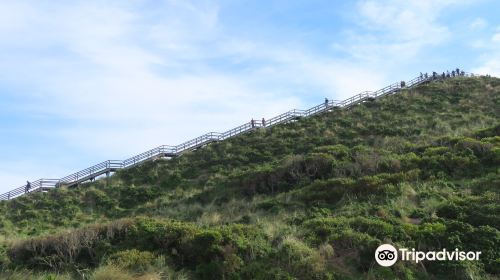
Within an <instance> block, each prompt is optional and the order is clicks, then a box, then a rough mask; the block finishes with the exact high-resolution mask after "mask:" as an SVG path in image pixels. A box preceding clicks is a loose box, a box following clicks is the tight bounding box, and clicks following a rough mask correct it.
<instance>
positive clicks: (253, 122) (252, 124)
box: [250, 119, 255, 128]
mask: <svg viewBox="0 0 500 280" xmlns="http://www.w3.org/2000/svg"><path fill="white" fill-rule="evenodd" d="M250 125H251V126H252V128H254V127H255V121H254V120H253V119H252V120H251V121H250Z"/></svg>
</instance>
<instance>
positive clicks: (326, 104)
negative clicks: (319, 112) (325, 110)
mask: <svg viewBox="0 0 500 280" xmlns="http://www.w3.org/2000/svg"><path fill="white" fill-rule="evenodd" d="M328 101H329V100H328V98H326V97H325V107H328Z"/></svg>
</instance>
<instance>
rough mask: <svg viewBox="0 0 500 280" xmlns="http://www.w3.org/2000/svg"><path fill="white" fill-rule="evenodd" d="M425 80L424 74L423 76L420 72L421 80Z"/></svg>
mask: <svg viewBox="0 0 500 280" xmlns="http://www.w3.org/2000/svg"><path fill="white" fill-rule="evenodd" d="M423 78H424V74H422V72H420V80H422V79H423Z"/></svg>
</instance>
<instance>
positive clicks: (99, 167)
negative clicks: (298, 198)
mask: <svg viewBox="0 0 500 280" xmlns="http://www.w3.org/2000/svg"><path fill="white" fill-rule="evenodd" d="M457 76H461V77H463V76H467V77H473V76H475V75H474V74H470V73H464V72H462V73H461V74H460V75H457ZM447 78H450V76H449V75H448V76H445V77H443V76H441V75H437V76H436V75H427V74H426V75H422V74H421V75H420V76H418V77H417V78H414V79H412V80H410V81H407V82H400V83H394V84H391V85H389V86H386V87H384V88H382V89H379V90H377V91H365V92H362V93H359V94H356V95H354V96H352V97H350V98H347V99H346V100H342V101H337V100H325V102H324V103H322V104H319V105H316V106H314V107H312V108H309V109H307V110H297V109H293V110H290V111H288V112H285V113H283V114H280V115H278V116H275V117H273V118H270V119H267V120H265V121H263V120H251V121H250V122H247V123H244V124H242V125H240V126H238V127H235V128H233V129H230V130H228V131H226V132H222V133H218V132H209V133H207V134H204V135H201V136H199V137H196V138H194V139H191V140H189V141H186V142H184V143H181V144H179V145H176V146H168V145H162V146H159V147H156V148H154V149H151V150H149V151H146V152H144V153H141V154H139V155H136V156H133V157H131V158H128V159H125V160H107V161H104V162H101V163H98V164H96V165H93V166H91V167H89V168H86V169H83V170H81V171H78V172H76V173H73V174H70V175H68V176H65V177H62V178H60V179H38V180H36V181H33V182H31V186H30V188H29V189H27V188H26V185H24V186H21V187H18V188H15V189H13V190H11V191H9V192H6V193H4V194H1V195H0V200H9V199H13V198H16V197H19V196H21V195H25V194H29V193H32V192H45V191H48V190H50V189H52V188H56V187H60V186H67V187H72V186H77V185H79V184H80V183H83V182H85V181H90V180H94V179H95V178H96V177H98V176H102V175H106V176H110V174H111V173H112V172H115V171H117V170H120V169H125V168H130V167H133V166H135V165H138V164H140V163H143V162H145V161H149V160H154V159H158V158H172V157H177V156H180V155H182V154H183V153H185V152H187V151H192V150H195V149H198V148H200V147H203V146H205V145H208V144H210V143H212V142H216V141H222V140H225V139H228V138H231V137H234V136H237V135H239V134H242V133H246V132H249V131H252V130H254V129H256V128H269V127H272V126H275V125H277V124H281V123H287V122H290V121H292V120H296V119H298V118H303V117H310V116H313V115H316V114H319V113H323V112H327V111H331V110H338V109H341V108H350V107H352V106H354V105H356V104H360V103H362V102H366V101H373V100H375V99H377V98H380V97H382V96H385V95H390V94H394V93H397V92H399V91H401V90H402V89H409V88H412V87H415V86H418V85H420V84H423V83H426V82H429V81H433V80H439V79H447Z"/></svg>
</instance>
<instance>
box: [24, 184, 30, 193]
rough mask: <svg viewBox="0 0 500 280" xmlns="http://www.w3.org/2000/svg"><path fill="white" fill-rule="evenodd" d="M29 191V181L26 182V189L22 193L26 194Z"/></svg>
mask: <svg viewBox="0 0 500 280" xmlns="http://www.w3.org/2000/svg"><path fill="white" fill-rule="evenodd" d="M30 189H31V183H30V181H26V187H25V188H24V192H25V193H27V192H29V191H30Z"/></svg>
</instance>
